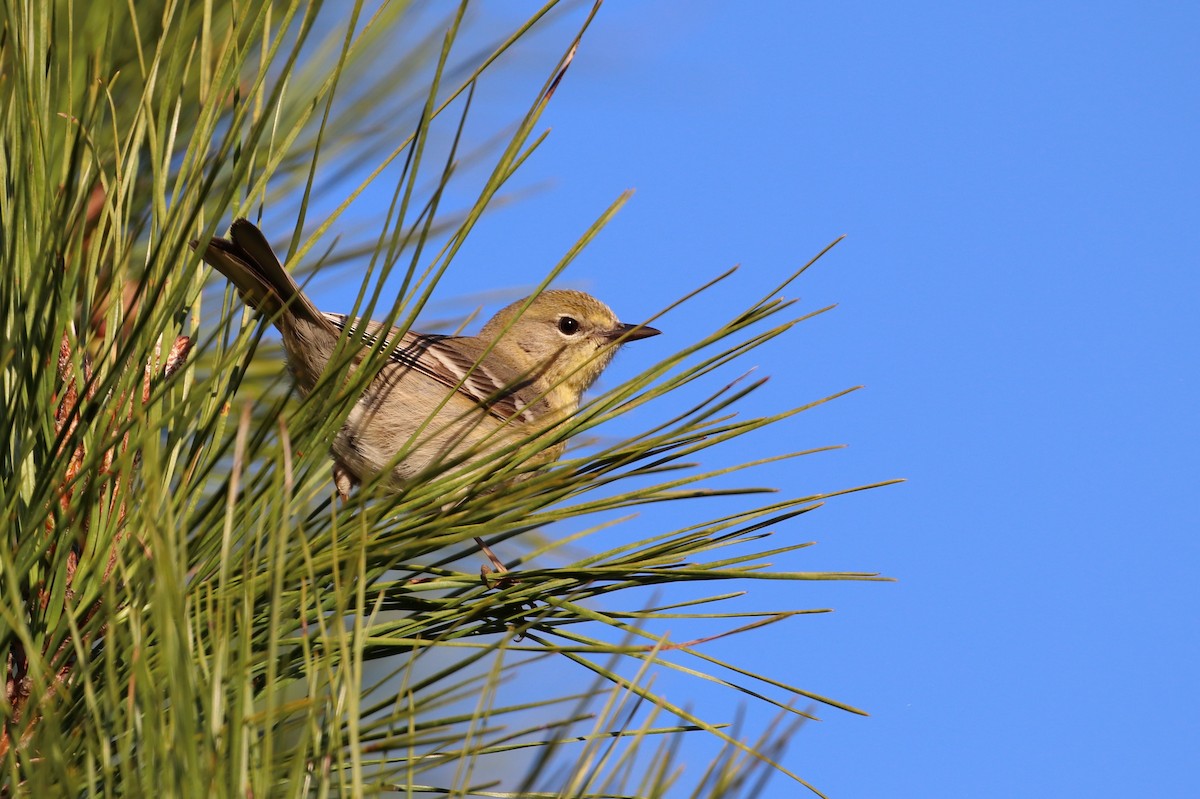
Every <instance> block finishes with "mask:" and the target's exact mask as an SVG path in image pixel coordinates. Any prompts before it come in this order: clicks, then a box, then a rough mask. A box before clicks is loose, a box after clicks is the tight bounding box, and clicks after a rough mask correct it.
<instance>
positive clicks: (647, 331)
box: [608, 324, 662, 342]
mask: <svg viewBox="0 0 1200 799" xmlns="http://www.w3.org/2000/svg"><path fill="white" fill-rule="evenodd" d="M661 332H662V331H661V330H657V329H655V328H653V327H647V326H646V325H622V324H618V325H617V326H616V327H614V328H613V329H612V332H611V333H609V334H608V338H609V340H611V341H616V340H617V339H621V341H623V342H624V341H637V340H638V339H641V338H650V337H651V336H657V335H658V334H659V333H661Z"/></svg>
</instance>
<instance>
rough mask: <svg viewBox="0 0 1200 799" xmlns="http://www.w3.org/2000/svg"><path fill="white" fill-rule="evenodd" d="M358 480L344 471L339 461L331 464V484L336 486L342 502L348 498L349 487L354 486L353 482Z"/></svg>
mask: <svg viewBox="0 0 1200 799" xmlns="http://www.w3.org/2000/svg"><path fill="white" fill-rule="evenodd" d="M357 482H358V481H357V480H355V479H354V475H352V474H350V472H348V471H346V469H345V468H344V467H343V466H342V464H340V463H336V462H335V463H334V464H333V484H334V486H336V487H337V492H338V496H339V497H341V500H342V502H348V501H349V500H350V489H352V488H354V484H355V483H357Z"/></svg>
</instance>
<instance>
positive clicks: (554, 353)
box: [192, 219, 659, 498]
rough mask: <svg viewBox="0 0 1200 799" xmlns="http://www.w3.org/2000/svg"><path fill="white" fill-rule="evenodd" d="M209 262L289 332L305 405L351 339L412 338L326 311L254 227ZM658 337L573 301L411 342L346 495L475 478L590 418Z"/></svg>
mask: <svg viewBox="0 0 1200 799" xmlns="http://www.w3.org/2000/svg"><path fill="white" fill-rule="evenodd" d="M192 246H193V247H196V246H198V243H197V242H193V243H192ZM202 257H203V258H204V260H205V261H206V262H207V263H208V264H210V265H211V266H213V267H214V268H215V269H217V271H219V272H221V273H222V274H223V275H225V276H226V277H227V278H229V280H230V281H231V282H232V283H233V285H234V286H236V287H237V288H238V291H239V292H240V293H241V296H242V298H243V300H244V301H245V302H246V303H247V304H248V305H250V307H252V308H254V309H255V310H257V311H260V312H261V313H264V314H266V315H267V316H269V317H270V318H271V319H272V321H273V322H274V323H275V326H276V327H278V328H279V331H280V333H282V334H283V347H284V350H285V351H286V352H287V357H288V365H289V367H290V368H291V372H292V375H293V377H294V379H295V382H296V386H297V388H298V389H299V390H300V392H301V393H302V394H306V395H307V394H308V393H309V392H310V391H312V389H313V387H314V386H315V385H316V382H317V379H318V378H319V377H320V376H321V374H322V373H323V372H324V371H325V367H326V366H327V364H328V363H329V359H330V358H331V357H332V355H333V352H334V347H335V345H336V343H337V341H338V338H339V336H340V335H341V334H342V331H343V330H344V329H346V328H347V327H349V328H350V331H351V332H355V333H358V332H362V333H363V334H365V340H366V342H367V344H368V345H370V344H371V343H373V342H374V341H377V338H378V336H379V335H380V334H381V333H383V335H385V336H386V337H387V339H388V341H387V346H390V345H392V344H395V343H396V342H395V338H396V336H397V335H400V334H399V331H398V330H397V329H395V328H391V329H389V330H387V331H384V330H383V326H382V325H381V324H379V323H378V322H367V323H366V324H365V325H364V324H363V322H362V320H361V319H348V318H347V317H346V316H345V315H343V314H335V313H322V312H321V311H319V310H317V307H316V306H315V305H313V303H312V301H311V300H309V298H308V297H307V296H306V295H305V294H304V293H303V292H302V291H301V290H300V287H299V286H298V285H297V284H296V281H295V280H294V279H293V278H292V276H291V275H290V274H288V272H287V271H286V270H285V269H284V268H283V265H282V264H280V262H279V259H278V258H277V257H276V255H275V253H274V251H273V250H272V249H271V245H270V244H269V243H268V242H267V240H266V237H264V236H263V234H262V231H260V230H259V229H258V228H257V227H255V226H254V225H253V224H252V223H251V222H249V221H247V220H245V219H238V220H236V221H235V222H234V223H233V226H232V227H231V228H230V231H229V238H228V239H219V238H215V239H213V240H212V241H211V242H209V245H208V247H207V249H205V250H204V252H203V253H202ZM360 327H361V331H360ZM658 333H659V331H658V330H655V329H654V328H652V327H647V326H645V325H628V324H622V323H621V322H619V321H618V320H617V317H616V316H615V315H614V314H613V312H612V311H611V310H610V309H609V307H608V306H607V305H605V304H604V303H602V302H600V301H599V300H597V299H596V298H594V297H592V296H590V295H588V294H585V293H583V292H581V291H564V290H547V291H543V292H542V293H540V294H538V295H536V296H533V297H528V298H526V299H523V300H518V301H517V302H514V303H512V304H511V305H509V306H508V307H506V308H504V309H502V310H501V311H500V312H499V313H497V314H496V315H495V316H494V317H492V319H491V320H490V321H488V323H487V324H485V325H484V326H483V329H482V330H480V332H479V335H478V336H438V335H422V334H420V333H415V332H413V331H406V332H404V333H403V335H400V339H399V342H398V344H397V345H396V347H395V349H394V350H393V351H392V352H391V356H390V357H389V358H388V360H387V361H386V363H384V365H383V366H382V368H380V369H379V371H378V373H377V374H376V375H375V376H374V378H373V379H372V380H371V382H370V383H369V384H368V385H367V388H366V390H365V391H363V394H362V396H361V397H360V398H359V399H358V401H357V403H356V404H355V407H354V409H353V410H352V411H351V412H350V415H349V417H348V418H347V419H346V423H345V424H344V425H343V426H342V428H341V430H339V431H338V433H337V435H336V436H335V438H334V440H333V444H332V447H331V450H332V455H333V461H334V466H333V474H334V481H335V483H336V485H337V489H338V493H339V494H340V495H341V496H342V497H343V498H345V497H347V496H348V494H349V491H350V488H351V487H352V486H353V485H355V484H357V483H359V482H361V481H363V480H366V479H369V478H371V477H373V476H374V475H377V474H379V473H380V472H382V471H384V470H385V469H390V470H391V474H390V479H389V480H388V482H389V483H390V484H391V485H392V486H394V487H395V488H397V489H399V488H402V487H403V486H404V485H405V483H406V482H408V481H410V480H412V479H413V478H414V477H417V476H418V475H421V474H422V473H425V472H426V471H427V470H433V469H436V467H437V466H438V464H439V463H442V462H444V461H446V460H447V459H454V461H455V465H454V467H453V468H465V467H468V466H470V465H471V464H474V463H477V462H478V461H479V460H480V459H482V458H485V457H487V456H488V454H489V452H490V453H492V454H493V455H494V452H495V450H496V449H498V448H500V447H503V446H506V445H508V444H510V443H512V442H514V441H520V440H523V439H525V438H526V437H529V436H531V435H536V434H537V433H539V432H543V431H546V430H548V429H550V428H553V426H554V425H555V424H557V423H559V422H561V421H563V420H565V419H567V418H568V417H569V416H570V415H571V414H573V413H574V412H575V411H576V410H578V408H579V404H580V400H581V397H582V395H583V393H584V392H585V391H586V390H587V389H588V387H589V386H591V385H592V383H593V382H595V380H596V378H597V377H599V376H600V373H601V372H602V371H603V370H604V367H606V366H607V365H608V364H609V363H610V362H611V361H612V358H613V356H614V355H615V354H616V351H617V347H618V346H619V345H620V344H623V343H625V342H627V341H633V340H636V339H643V338H648V337H650V336H655V335H658ZM364 353H365V350H364ZM563 446H564V445H563V444H562V443H557V444H553V445H550V446H548V447H547V448H546V449H545V450H544V451H542V452H541V453H539V455H538V456H537V458H538V460H539V461H541V462H545V463H549V462H552V461H554V460H556V459H557V458H558V457H559V456H560V455H561V454H562V451H563ZM401 453H402V454H401ZM398 454H399V459H398V460H396V458H397V455H398ZM460 459H461V463H458V462H457V461H458V460H460ZM393 461H395V462H393Z"/></svg>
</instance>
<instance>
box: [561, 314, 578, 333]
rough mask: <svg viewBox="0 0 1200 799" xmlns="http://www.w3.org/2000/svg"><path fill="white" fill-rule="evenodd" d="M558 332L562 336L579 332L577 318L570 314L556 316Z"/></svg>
mask: <svg viewBox="0 0 1200 799" xmlns="http://www.w3.org/2000/svg"><path fill="white" fill-rule="evenodd" d="M558 332H559V333H562V334H563V335H564V336H573V335H575V334H576V333H578V332H579V320H578V319H575V318H574V317H571V316H560V317H559V318H558Z"/></svg>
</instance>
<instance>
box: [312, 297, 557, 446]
mask: <svg viewBox="0 0 1200 799" xmlns="http://www.w3.org/2000/svg"><path fill="white" fill-rule="evenodd" d="M324 316H325V318H326V319H328V320H329V321H330V322H331V323H332V324H333V326H334V327H336V328H338V329H339V330H347V329H348V332H350V333H351V334H354V335H358V334H359V332H360V331H359V326H360V325H362V320H361V319H348V318H347V317H346V315H345V314H336V313H326V314H325V315H324ZM398 332H399V331H398V330H397V329H396V328H394V327H390V328H385V326H384V325H382V324H380V323H379V322H373V321H372V322H367V323H366V324H365V325H363V330H362V336H363V341H364V343H365V344H366V345H367V346H373V345H374V344H376V343H377V342H378V341H379V337H380V335H383V338H384V341H383V348H384V349H385V350H390V354H389V356H388V357H389V359H390V360H391V362H392V363H396V364H399V365H401V366H403V367H404V368H406V369H411V370H413V371H415V372H419V373H421V374H422V375H425V376H426V377H429V378H432V379H433V380H436V381H437V382H439V383H441V384H442V385H444V386H446V387H447V388H450V389H453V390H455V391H457V392H459V393H460V394H462V395H464V396H465V397H467V398H468V399H470V400H471V401H472V402H474V403H475V404H476V405H479V406H480V407H482V408H484V409H485V410H487V412H488V413H490V414H491V415H492V416H495V417H496V418H497V419H500V420H501V421H510V420H512V421H520V422H533V421H536V420H537V418H538V417H539V415H540V413H541V412H544V411H545V410H547V409H548V403H546V401H545V399H544V398H542V397H541V396H540V392H538V391H537V389H536V388H534V385H533V384H534V379H535V377H536V375H522V374H519V373H518V372H517V371H516V370H514V369H510V368H507V367H506V366H503V365H500V364H497V363H494V362H493V363H490V364H485V363H483V362H482V360H483V359H482V356H483V354H484V347H483V346H482V345H481V344H480V342H479V341H478V340H477V339H474V338H471V337H467V336H437V335H422V334H420V333H414V332H413V331H411V330H409V331H405V333H404V335H402V336H401V337H400V340H399V342H396V340H395V336H396V334H397V333H398ZM450 342H454V343H453V345H451V344H450ZM393 347H394V349H392V348H393ZM542 406H545V407H542Z"/></svg>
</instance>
